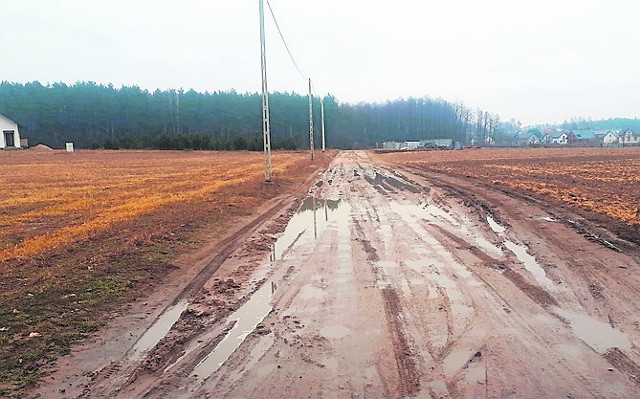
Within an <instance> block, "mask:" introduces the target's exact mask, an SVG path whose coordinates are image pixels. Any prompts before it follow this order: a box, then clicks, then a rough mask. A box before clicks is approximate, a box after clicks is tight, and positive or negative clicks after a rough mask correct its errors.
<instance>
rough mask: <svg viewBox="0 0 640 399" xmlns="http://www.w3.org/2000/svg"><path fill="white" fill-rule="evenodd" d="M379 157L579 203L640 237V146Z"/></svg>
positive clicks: (455, 152)
mask: <svg viewBox="0 0 640 399" xmlns="http://www.w3.org/2000/svg"><path fill="white" fill-rule="evenodd" d="M378 157H379V159H380V160H382V161H386V162H392V163H393V162H396V163H401V164H402V165H405V166H409V165H410V166H414V167H417V168H420V169H423V170H430V171H434V172H441V173H445V174H447V175H457V176H462V177H468V178H474V179H479V180H482V181H484V182H487V183H491V184H495V185H497V186H498V187H504V188H506V189H507V190H511V189H517V190H520V191H523V192H527V193H530V194H535V195H537V196H538V197H541V198H548V199H551V200H556V201H561V202H563V203H566V204H569V205H575V206H578V207H580V208H583V209H587V210H590V211H592V212H595V213H599V214H602V215H606V216H609V217H610V218H612V219H615V220H617V221H621V222H623V223H624V224H626V225H628V226H634V227H635V228H633V229H629V231H631V232H633V234H634V235H636V236H638V235H640V230H639V229H638V227H639V225H640V147H635V148H611V149H603V148H535V149H477V150H463V151H422V152H412V153H410V152H404V153H392V154H386V155H379V156H378ZM639 239H640V238H639Z"/></svg>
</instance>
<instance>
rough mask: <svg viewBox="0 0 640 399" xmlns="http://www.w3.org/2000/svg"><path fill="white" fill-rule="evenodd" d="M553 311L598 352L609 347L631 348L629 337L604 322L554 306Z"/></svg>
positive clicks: (604, 350) (602, 351)
mask: <svg viewBox="0 0 640 399" xmlns="http://www.w3.org/2000/svg"><path fill="white" fill-rule="evenodd" d="M554 312H555V313H556V314H557V315H558V316H560V317H562V318H563V319H565V320H566V321H568V322H569V324H570V325H571V329H572V330H573V333H574V334H575V335H576V336H577V337H578V338H580V339H581V340H583V341H584V342H585V343H586V344H587V345H589V346H590V347H591V348H593V350H595V351H596V352H598V353H605V352H606V351H607V350H608V349H610V348H619V349H630V348H631V341H629V338H628V337H627V336H626V335H625V334H624V333H623V332H622V331H619V330H616V329H615V328H613V327H611V325H609V324H607V323H605V322H602V321H600V320H596V319H594V318H592V317H590V316H587V315H585V314H581V313H575V312H571V311H568V310H564V309H561V308H554Z"/></svg>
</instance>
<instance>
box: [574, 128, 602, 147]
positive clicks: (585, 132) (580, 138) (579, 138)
mask: <svg viewBox="0 0 640 399" xmlns="http://www.w3.org/2000/svg"><path fill="white" fill-rule="evenodd" d="M572 133H573V135H574V136H575V143H577V144H580V145H598V144H600V140H598V138H597V137H596V135H595V134H594V132H593V130H591V129H579V130H573V131H572Z"/></svg>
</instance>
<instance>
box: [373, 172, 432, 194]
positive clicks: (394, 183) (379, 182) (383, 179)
mask: <svg viewBox="0 0 640 399" xmlns="http://www.w3.org/2000/svg"><path fill="white" fill-rule="evenodd" d="M364 178H365V180H366V181H367V182H369V184H371V185H372V186H383V187H384V186H387V187H386V189H387V190H388V189H389V187H388V186H391V187H393V188H396V189H398V190H406V191H409V192H412V193H419V192H420V189H419V188H418V187H416V186H414V185H412V184H409V183H406V182H403V181H400V180H398V179H396V178H395V177H391V176H387V175H383V174H382V173H379V172H377V171H376V172H375V175H374V177H373V178H371V177H369V176H367V175H365V176H364Z"/></svg>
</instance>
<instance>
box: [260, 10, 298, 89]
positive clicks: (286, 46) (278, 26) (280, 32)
mask: <svg viewBox="0 0 640 399" xmlns="http://www.w3.org/2000/svg"><path fill="white" fill-rule="evenodd" d="M267 6H269V11H270V12H271V16H272V17H273V22H275V24H276V29H278V33H279V34H280V39H282V43H283V44H284V47H285V48H286V49H287V53H289V58H291V61H292V62H293V65H295V67H296V69H297V70H298V73H299V74H300V76H302V79H304V80H307V76H306V75H305V74H304V73H303V72H302V70H301V69H300V67H299V66H298V63H297V62H296V60H295V58H293V54H291V50H289V46H288V45H287V41H286V40H284V35H283V34H282V30H280V25H279V24H278V20H277V19H276V14H275V13H274V12H273V8H271V4H270V3H269V0H267Z"/></svg>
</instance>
